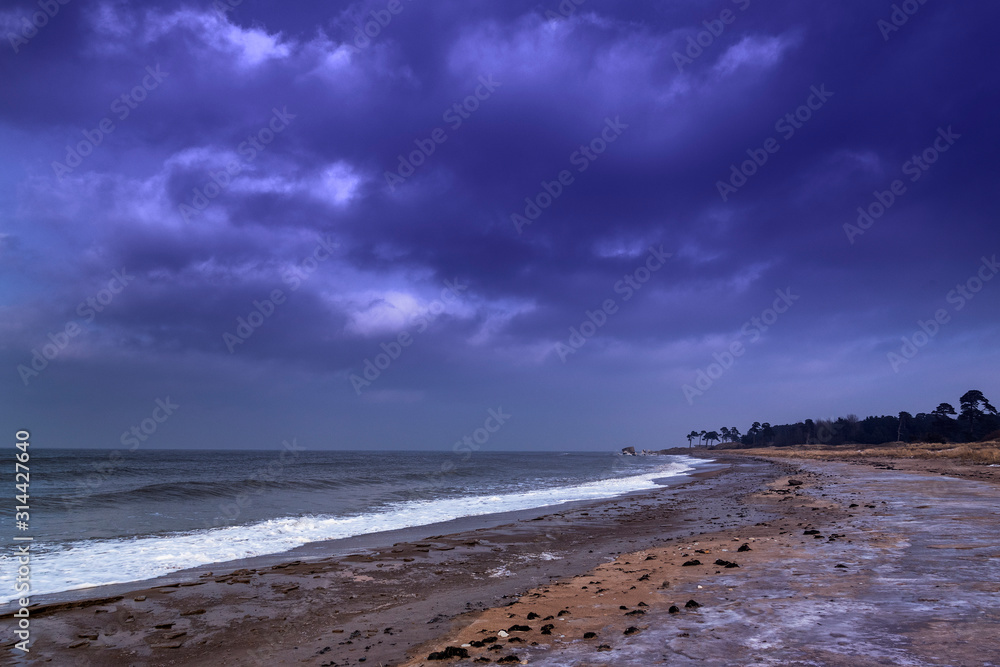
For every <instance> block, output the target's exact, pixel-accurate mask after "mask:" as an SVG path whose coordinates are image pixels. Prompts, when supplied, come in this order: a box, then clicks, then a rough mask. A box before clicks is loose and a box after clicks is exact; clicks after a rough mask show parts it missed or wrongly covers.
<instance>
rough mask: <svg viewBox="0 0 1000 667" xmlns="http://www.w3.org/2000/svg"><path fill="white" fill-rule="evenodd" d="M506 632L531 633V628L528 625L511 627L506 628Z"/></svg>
mask: <svg viewBox="0 0 1000 667" xmlns="http://www.w3.org/2000/svg"><path fill="white" fill-rule="evenodd" d="M507 632H531V626H528V625H512V626H510V627H509V628H507Z"/></svg>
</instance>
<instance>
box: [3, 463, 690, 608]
mask: <svg viewBox="0 0 1000 667" xmlns="http://www.w3.org/2000/svg"><path fill="white" fill-rule="evenodd" d="M690 462H691V463H693V460H691V461H690ZM692 468H693V466H692V465H689V463H688V462H687V461H685V460H684V459H682V460H681V461H679V462H671V463H669V464H667V465H664V466H662V467H660V468H659V469H657V470H656V471H655V472H650V473H646V474H643V475H631V476H623V477H617V478H611V479H603V480H599V481H594V482H588V483H585V484H579V485H576V486H565V487H556V488H547V489H535V490H529V491H524V492H520V493H510V494H504V495H488V496H487V495H482V496H466V497H461V498H442V499H437V500H421V501H409V502H401V503H397V504H395V505H393V506H391V507H389V508H387V509H385V510H383V511H381V512H378V513H373V514H364V515H358V516H340V517H335V516H304V517H288V518H280V519H272V520H270V521H263V522H260V523H255V524H250V525H244V526H229V527H225V528H214V529H208V530H197V531H192V532H186V533H174V534H170V535H161V536H155V537H139V538H133V539H113V540H83V541H78V542H71V543H68V544H64V545H62V546H60V547H55V548H52V547H49V548H46V546H45V545H44V544H34V545H33V546H32V559H31V591H30V595H42V594H46V593H57V592H60V591H69V590H75V589H80V588H90V587H93V586H99V585H103V584H115V583H125V582H129V581H139V580H142V579H150V578H153V577H158V576H161V575H164V574H169V573H170V572H176V571H177V570H183V569H187V568H190V567H196V566H198V565H206V564H209V563H218V562H222V561H228V560H235V559H239V558H248V557H251V556H262V555H266V554H275V553H280V552H283V551H288V550H289V549H293V548H295V547H298V546H301V545H303V544H307V543H309V542H318V541H321V540H331V539H339V538H344V537H351V536H353V535H363V534H367V533H376V532H382V531H387V530H395V529H399V528H409V527H413V526H422V525H427V524H431V523H437V522H440V521H449V520H451V519H457V518H461V517H468V516H482V515H485V514H495V513H498V512H510V511H515V510H525V509H532V508H537V507H546V506H549V505H559V504H562V503H568V502H574V501H581V500H598V499H601V498H611V497H614V496H618V495H621V494H624V493H629V492H632V491H641V490H644V489H651V488H654V487H656V486H657V484H656V483H655V482H654V481H653V480H655V479H659V478H663V477H671V476H675V475H681V474H683V473H684V472H686V471H688V470H691V469H692ZM0 562H3V566H2V567H0V591H2V593H0V602H8V601H10V600H12V599H15V596H14V594H13V593H12V592H11V591H13V589H14V577H15V576H16V574H17V563H16V562H15V560H14V559H13V558H10V557H0Z"/></svg>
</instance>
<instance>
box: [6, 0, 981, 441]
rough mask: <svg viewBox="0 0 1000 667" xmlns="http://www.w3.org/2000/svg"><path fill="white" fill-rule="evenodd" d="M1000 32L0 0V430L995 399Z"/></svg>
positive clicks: (569, 1)
mask: <svg viewBox="0 0 1000 667" xmlns="http://www.w3.org/2000/svg"><path fill="white" fill-rule="evenodd" d="M998 21H1000V6H998V5H997V4H996V3H991V2H986V1H985V0H980V1H973V2H965V3H961V4H960V5H959V4H956V3H945V2H934V1H931V2H925V3H923V4H921V3H920V2H918V1H917V0H908V1H907V2H902V3H897V4H893V3H889V2H870V1H868V0H864V1H861V0H854V1H845V2H837V3H802V2H797V1H794V0H775V1H773V2H766V3H765V2H763V0H711V1H694V0H690V1H688V0H670V1H666V0H661V1H658V2H649V1H647V2H633V1H620V0H615V1H614V2H612V1H611V0H563V2H562V3H561V4H560V3H558V2H556V1H555V0H551V1H550V2H548V3H541V4H539V3H537V2H521V1H516V0H504V1H503V2H500V1H487V0H480V1H477V2H457V1H452V0H372V1H370V2H368V1H366V2H329V1H327V2H318V1H302V2H295V3H281V4H279V3H265V2H261V1H257V0H243V1H242V2H238V1H237V0H220V2H215V3H214V4H213V3H212V2H209V1H208V0H199V1H196V2H188V1H183V0H165V1H157V0H153V1H143V2H138V1H129V0H108V1H99V0H69V1H68V2H66V3H65V4H61V3H60V2H57V1H56V0H51V1H49V2H47V1H46V0H41V1H40V2H38V1H36V2H28V1H21V0H15V1H8V2H5V3H4V4H3V6H2V7H0V36H2V40H0V155H2V158H0V372H2V377H3V380H2V382H0V392H2V394H0V397H2V398H0V400H2V403H0V424H2V425H3V428H4V430H5V431H6V433H7V434H9V435H8V436H7V438H8V440H11V441H12V440H13V438H14V434H15V432H16V431H17V430H18V429H27V430H29V431H30V433H31V437H32V444H34V445H36V446H39V447H101V448H109V449H110V448H118V449H122V448H123V447H124V446H125V445H128V444H130V443H132V444H131V445H130V447H131V451H134V450H135V449H137V448H138V447H142V448H148V449H158V448H197V449H219V448H247V449H272V448H273V449H280V448H281V447H282V445H281V443H282V441H285V440H291V439H295V441H296V442H297V443H298V446H299V447H302V448H304V449H317V450H319V449H372V450H375V449H448V448H452V447H453V445H454V444H455V443H457V442H461V441H462V440H463V438H473V439H474V442H475V445H476V447H478V448H481V449H483V450H504V449H537V450H548V449H553V450H613V449H618V448H620V447H624V446H629V445H631V446H635V447H636V448H661V447H669V446H676V445H684V444H687V441H686V440H685V437H684V436H685V435H686V434H687V433H688V432H689V431H690V430H692V429H695V430H702V429H707V430H712V429H716V430H718V429H719V428H720V427H722V426H729V427H731V426H735V427H737V428H739V429H740V430H741V431H744V432H745V431H746V430H747V428H748V427H749V425H750V424H751V423H752V422H753V421H761V422H764V421H767V422H771V423H774V424H778V423H786V422H793V421H798V420H802V419H806V418H813V419H822V418H830V417H837V416H841V415H846V414H849V413H853V414H857V415H859V416H861V417H864V416H867V415H879V414H896V413H898V412H899V411H901V410H906V411H909V412H911V413H917V412H930V411H931V410H933V409H934V407H935V406H936V405H937V404H938V403H940V402H942V401H947V402H950V403H952V404H953V405H956V406H957V404H958V397H959V396H960V395H961V394H962V393H964V392H965V391H966V390H968V389H980V390H982V391H983V392H984V393H985V395H986V396H987V398H989V399H991V400H992V401H994V402H995V401H996V400H998V399H1000V379H998V374H997V372H996V369H997V368H998V367H1000V318H998V313H1000V308H998V305H1000V279H997V280H993V278H995V277H996V274H997V273H998V272H1000V266H998V265H997V264H996V258H997V257H998V255H1000V226H998V224H997V219H998V213H1000V203H998V201H997V196H996V195H997V192H998V191H1000V189H998V187H997V183H998V178H1000V167H998V162H1000V158H998V154H1000V153H998V150H997V148H998V146H1000V126H998V124H997V123H996V109H997V108H998V106H1000V105H998V103H1000V92H998V91H1000V88H998V77H1000V67H998V51H997V49H996V40H995V34H994V33H995V26H996V25H997V23H998ZM491 411H492V412H491ZM132 436H134V437H132Z"/></svg>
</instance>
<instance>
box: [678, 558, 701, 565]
mask: <svg viewBox="0 0 1000 667" xmlns="http://www.w3.org/2000/svg"><path fill="white" fill-rule="evenodd" d="M692 565H701V561H700V560H698V559H697V558H695V559H694V560H688V561H684V564H683V565H682V567H690V566H692Z"/></svg>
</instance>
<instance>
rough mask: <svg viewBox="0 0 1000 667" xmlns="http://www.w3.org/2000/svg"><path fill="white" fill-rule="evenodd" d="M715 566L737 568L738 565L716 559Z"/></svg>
mask: <svg viewBox="0 0 1000 667" xmlns="http://www.w3.org/2000/svg"><path fill="white" fill-rule="evenodd" d="M715 564H716V565H721V566H722V567H727V568H731V567H739V564H738V563H733V562H731V561H728V560H722V559H721V558H718V559H716V561H715Z"/></svg>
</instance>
